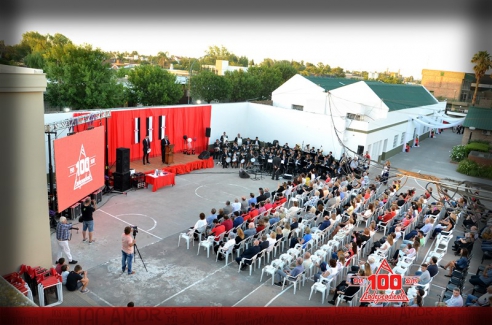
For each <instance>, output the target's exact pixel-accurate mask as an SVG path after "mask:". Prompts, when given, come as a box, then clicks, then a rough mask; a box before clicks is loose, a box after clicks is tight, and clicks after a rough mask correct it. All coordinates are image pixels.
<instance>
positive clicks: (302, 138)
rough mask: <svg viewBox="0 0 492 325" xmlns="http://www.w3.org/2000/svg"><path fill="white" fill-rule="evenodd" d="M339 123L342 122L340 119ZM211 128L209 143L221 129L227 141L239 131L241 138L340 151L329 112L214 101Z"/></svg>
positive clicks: (219, 133)
mask: <svg viewBox="0 0 492 325" xmlns="http://www.w3.org/2000/svg"><path fill="white" fill-rule="evenodd" d="M338 123H339V124H343V121H340V120H339V121H338ZM211 128H212V132H211V137H210V143H213V142H215V139H218V138H219V137H220V136H221V135H222V133H223V132H224V131H225V132H226V134H227V135H228V136H229V140H233V139H234V137H236V135H237V133H238V132H239V133H241V136H243V137H250V138H253V139H254V138H255V137H258V139H260V140H261V141H265V142H273V140H278V141H279V142H280V144H281V145H283V144H285V143H286V142H287V143H288V144H289V146H291V147H293V146H295V145H296V144H299V145H302V143H303V142H304V145H306V144H310V145H311V147H313V146H314V147H315V148H316V149H318V148H320V147H321V146H323V148H322V149H323V151H324V152H325V154H327V153H328V152H329V151H333V154H334V155H335V157H338V156H339V155H340V154H341V146H340V145H339V143H338V140H336V137H335V134H334V130H333V125H332V122H331V117H330V116H328V115H319V114H314V113H306V112H301V111H297V110H292V109H285V108H281V107H274V106H267V105H260V104H254V103H234V104H213V105H212V123H211ZM342 130H343V129H342Z"/></svg>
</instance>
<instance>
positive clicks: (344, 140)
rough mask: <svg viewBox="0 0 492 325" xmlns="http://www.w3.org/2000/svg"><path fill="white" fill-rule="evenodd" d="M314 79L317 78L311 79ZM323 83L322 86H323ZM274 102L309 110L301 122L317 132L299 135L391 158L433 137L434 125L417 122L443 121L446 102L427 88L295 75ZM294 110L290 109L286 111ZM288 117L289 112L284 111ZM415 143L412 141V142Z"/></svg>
mask: <svg viewBox="0 0 492 325" xmlns="http://www.w3.org/2000/svg"><path fill="white" fill-rule="evenodd" d="M308 79H311V80H308ZM317 83H318V84H317ZM272 100H273V106H275V107H279V108H280V107H281V108H283V109H284V110H285V111H286V112H288V111H303V112H304V113H310V114H313V115H308V114H304V115H303V116H305V117H304V118H302V119H301V120H299V121H297V123H296V124H298V125H299V124H308V125H310V126H311V128H312V129H313V130H315V134H316V139H312V138H313V135H311V134H309V133H308V134H303V135H299V136H300V137H301V138H304V139H305V142H307V143H311V145H313V144H315V145H316V146H317V147H318V148H319V146H320V145H323V149H324V150H325V153H326V150H329V151H333V153H334V154H335V156H340V155H341V153H343V152H347V153H350V152H351V151H352V152H360V151H363V152H365V151H369V154H370V155H371V158H372V159H376V160H377V159H383V160H384V159H387V158H388V157H390V156H392V155H394V154H395V153H397V152H399V151H401V150H402V149H403V145H404V144H406V143H409V144H410V145H412V144H413V140H414V139H415V137H417V136H418V137H421V136H427V133H428V132H429V130H430V129H429V127H425V126H422V125H421V123H417V122H416V121H415V120H416V119H417V118H419V119H420V118H421V117H420V116H428V117H430V116H432V117H433V118H434V119H436V120H437V119H439V120H440V121H441V120H442V116H441V114H440V113H441V112H443V111H444V110H445V107H446V103H445V102H438V101H437V99H436V98H435V97H434V96H432V94H431V93H429V92H428V91H427V89H425V88H424V87H422V86H418V85H394V84H385V83H381V82H369V81H357V80H350V79H336V78H305V77H302V76H300V75H296V76H294V77H292V78H291V79H290V80H288V81H287V82H285V83H284V84H283V85H282V86H280V87H279V88H277V89H276V90H275V91H274V92H273V93H272ZM285 114H288V113H285ZM282 116H284V114H282ZM411 141H412V143H410V142H411Z"/></svg>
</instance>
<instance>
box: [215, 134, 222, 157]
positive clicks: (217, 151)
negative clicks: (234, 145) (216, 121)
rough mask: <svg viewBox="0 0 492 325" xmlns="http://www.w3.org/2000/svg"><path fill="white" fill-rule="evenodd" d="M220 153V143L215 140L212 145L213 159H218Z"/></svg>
mask: <svg viewBox="0 0 492 325" xmlns="http://www.w3.org/2000/svg"><path fill="white" fill-rule="evenodd" d="M221 152H222V150H221V149H220V142H219V139H217V140H215V143H214V155H213V157H214V159H219V157H220V154H221Z"/></svg>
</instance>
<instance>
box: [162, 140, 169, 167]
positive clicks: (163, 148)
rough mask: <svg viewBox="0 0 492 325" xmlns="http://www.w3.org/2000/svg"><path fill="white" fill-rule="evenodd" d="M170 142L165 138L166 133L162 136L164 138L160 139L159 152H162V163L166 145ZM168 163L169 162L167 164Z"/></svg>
mask: <svg viewBox="0 0 492 325" xmlns="http://www.w3.org/2000/svg"><path fill="white" fill-rule="evenodd" d="M170 144H171V142H170V141H169V139H168V138H167V135H165V136H164V138H163V139H162V140H161V154H162V163H165V159H164V156H165V154H166V146H168V145H170ZM168 165H169V164H168Z"/></svg>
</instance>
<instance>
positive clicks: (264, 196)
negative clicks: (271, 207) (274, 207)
mask: <svg viewBox="0 0 492 325" xmlns="http://www.w3.org/2000/svg"><path fill="white" fill-rule="evenodd" d="M259 190H260V195H258V196H257V197H256V202H257V203H260V202H262V201H265V200H266V199H267V197H266V195H265V192H264V191H263V188H262V187H260V189H259Z"/></svg>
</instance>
